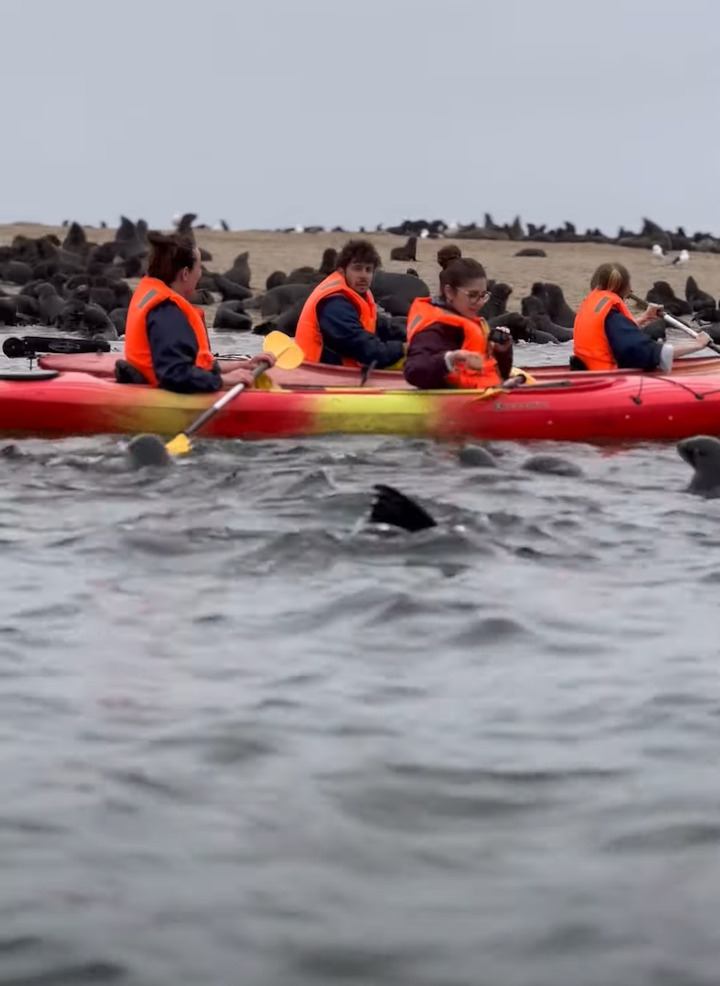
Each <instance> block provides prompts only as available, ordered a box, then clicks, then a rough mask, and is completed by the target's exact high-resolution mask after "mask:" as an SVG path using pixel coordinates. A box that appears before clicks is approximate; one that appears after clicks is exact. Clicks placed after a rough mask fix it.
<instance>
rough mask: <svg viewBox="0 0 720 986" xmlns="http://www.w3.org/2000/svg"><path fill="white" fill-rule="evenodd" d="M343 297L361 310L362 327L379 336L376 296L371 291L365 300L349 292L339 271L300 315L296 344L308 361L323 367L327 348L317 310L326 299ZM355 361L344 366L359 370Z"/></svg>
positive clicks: (355, 292)
mask: <svg viewBox="0 0 720 986" xmlns="http://www.w3.org/2000/svg"><path fill="white" fill-rule="evenodd" d="M336 294H337V295H341V296H342V297H343V298H347V299H348V301H351V302H352V303H353V305H355V307H356V308H357V313H358V318H359V319H360V324H361V325H362V327H363V328H364V329H365V331H366V332H369V333H370V334H371V335H375V328H376V326H377V308H376V307H375V299H374V298H373V296H372V293H371V292H370V291H368V292H367V293H366V295H365V297H362V295H359V294H358V293H357V291H353V290H352V288H349V287H348V285H347V281H346V280H345V278H344V277H343V275H342V274H341V273H340V272H339V271H335V272H334V273H333V274H330V276H329V277H326V278H325V280H324V281H323V282H322V283H321V284H318V286H317V287H316V288H315V290H314V291H313V293H312V294H311V295H310V296H309V298H308V299H307V301H306V302H305V304H304V305H303V310H302V311H301V312H300V318H299V319H298V324H297V329H296V330H295V342H296V343H297V344H298V346H299V347H300V348H301V349H302V351H303V353H304V354H305V359H306V360H308V361H310V362H313V363H319V362H320V358H321V356H322V351H323V348H324V343H323V338H322V333H321V331H320V323H319V322H318V316H317V306H318V304H319V302H321V301H322V300H323V298H330V297H331V296H332V295H336ZM359 365H360V364H359V363H358V362H357V361H356V360H354V359H347V358H345V359H343V366H359Z"/></svg>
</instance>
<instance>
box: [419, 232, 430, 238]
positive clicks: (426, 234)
mask: <svg viewBox="0 0 720 986" xmlns="http://www.w3.org/2000/svg"><path fill="white" fill-rule="evenodd" d="M429 235H430V230H429V229H421V230H420V239H421V240H426V239H427V238H428V236H429Z"/></svg>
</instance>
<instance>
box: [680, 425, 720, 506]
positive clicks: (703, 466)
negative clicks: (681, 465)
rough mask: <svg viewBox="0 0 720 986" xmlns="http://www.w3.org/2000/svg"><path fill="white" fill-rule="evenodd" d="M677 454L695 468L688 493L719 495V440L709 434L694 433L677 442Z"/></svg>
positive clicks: (708, 495) (709, 495)
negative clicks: (690, 436)
mask: <svg viewBox="0 0 720 986" xmlns="http://www.w3.org/2000/svg"><path fill="white" fill-rule="evenodd" d="M676 447H677V450H678V454H679V455H680V458H681V459H684V460H685V462H687V464H688V465H689V466H692V467H693V469H694V470H695V474H694V476H693V478H692V479H691V480H690V485H689V486H688V493H697V494H699V495H700V496H707V497H717V496H720V440H718V439H717V438H713V437H712V436H711V435H694V436H693V437H692V438H684V439H683V440H682V441H681V442H678V443H677V446H676Z"/></svg>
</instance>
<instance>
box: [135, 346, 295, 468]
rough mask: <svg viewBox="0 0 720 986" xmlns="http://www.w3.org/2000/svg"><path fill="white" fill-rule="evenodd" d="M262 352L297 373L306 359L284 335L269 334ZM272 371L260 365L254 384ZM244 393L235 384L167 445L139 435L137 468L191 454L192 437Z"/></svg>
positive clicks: (240, 386) (156, 438) (268, 365)
mask: <svg viewBox="0 0 720 986" xmlns="http://www.w3.org/2000/svg"><path fill="white" fill-rule="evenodd" d="M263 351H264V352H266V353H272V355H273V356H274V357H275V366H278V367H280V369H282V370H294V369H295V368H296V367H298V366H300V364H301V363H302V361H303V359H304V353H303V351H302V349H301V348H300V347H299V346H298V344H297V343H296V342H295V340H294V339H291V338H290V337H289V336H286V335H285V334H284V333H283V332H277V331H275V332H270V333H269V334H268V335H266V336H265V340H264V343H263ZM269 368H270V364H269V363H266V362H264V361H263V362H261V363H260V365H259V366H257V367H256V368H255V369H254V370H253V380H256V379H257V378H258V377H259V376H260V375H261V374H262V373H264V372H265V371H266V370H268V369H269ZM244 390H245V384H244V383H238V384H235V386H234V387H231V389H230V390H228V391H227V393H225V394H223V396H222V397H221V398H220V399H219V400H217V401H215V403H214V404H212V405H211V406H210V407H209V408H208V409H207V410H206V411H203V413H202V414H201V415H200V417H199V418H196V419H195V421H193V423H192V424H191V425H189V426H188V427H187V428H186V429H185V430H184V431H181V432H180V433H179V434H178V435H176V436H175V437H174V438H173V439H171V440H170V441H169V442H167V443H163V440H162V439H161V438H160V437H159V436H158V435H136V436H135V438H133V439H132V441H131V442H130V444H129V445H128V449H127V450H128V452H129V454H130V457H131V459H132V460H133V462H134V463H135V465H136V466H148V465H158V466H160V465H166V464H167V463H168V462H169V461H170V458H171V457H173V456H177V455H187V453H188V452H190V451H192V443H191V441H190V436H191V435H194V434H195V433H196V432H197V431H199V430H200V428H202V427H203V425H205V424H207V422H208V421H210V419H211V418H214V417H215V415H216V414H217V413H218V411H221V410H222V409H223V408H224V407H225V406H226V405H228V404H229V403H230V401H232V400H234V399H235V398H236V397H237V396H238V395H239V394H241V393H242V392H243V391H244Z"/></svg>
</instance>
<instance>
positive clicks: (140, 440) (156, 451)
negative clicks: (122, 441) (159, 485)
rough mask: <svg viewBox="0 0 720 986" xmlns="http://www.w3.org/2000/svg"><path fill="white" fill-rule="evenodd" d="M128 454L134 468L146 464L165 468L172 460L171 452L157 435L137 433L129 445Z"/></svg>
mask: <svg viewBox="0 0 720 986" xmlns="http://www.w3.org/2000/svg"><path fill="white" fill-rule="evenodd" d="M127 454H128V459H129V460H130V464H131V466H132V467H133V468H134V469H142V468H143V467H145V466H155V467H159V468H164V467H165V466H169V465H170V462H171V461H172V459H171V456H170V453H169V452H168V450H167V449H166V448H165V446H164V444H163V443H162V441H161V440H160V439H159V438H158V436H157V435H136V436H135V438H133V439H132V441H131V442H130V443H129V445H128V447H127Z"/></svg>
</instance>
